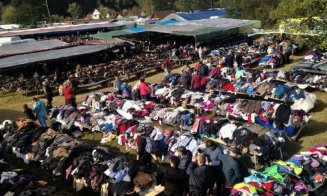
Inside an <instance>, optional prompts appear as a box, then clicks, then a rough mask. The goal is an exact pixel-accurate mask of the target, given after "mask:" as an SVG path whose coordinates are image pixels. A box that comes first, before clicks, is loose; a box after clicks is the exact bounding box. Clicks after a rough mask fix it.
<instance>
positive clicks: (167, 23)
mask: <svg viewBox="0 0 327 196" xmlns="http://www.w3.org/2000/svg"><path fill="white" fill-rule="evenodd" d="M176 22H177V21H176V20H173V19H171V20H160V21H159V22H157V23H156V24H158V25H170V24H174V23H176Z"/></svg>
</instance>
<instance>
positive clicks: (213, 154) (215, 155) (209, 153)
mask: <svg viewBox="0 0 327 196" xmlns="http://www.w3.org/2000/svg"><path fill="white" fill-rule="evenodd" d="M203 154H204V156H206V157H207V159H208V161H209V162H211V166H218V165H220V157H221V155H222V154H223V150H222V149H221V147H220V146H219V145H218V144H217V145H216V146H215V147H212V148H206V149H205V150H204V152H203Z"/></svg>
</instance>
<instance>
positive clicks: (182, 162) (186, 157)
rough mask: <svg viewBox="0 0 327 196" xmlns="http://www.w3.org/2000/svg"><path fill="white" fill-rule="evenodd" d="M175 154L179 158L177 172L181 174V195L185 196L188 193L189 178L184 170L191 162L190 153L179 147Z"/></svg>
mask: <svg viewBox="0 0 327 196" xmlns="http://www.w3.org/2000/svg"><path fill="white" fill-rule="evenodd" d="M177 154H178V158H179V164H178V170H179V173H180V174H181V180H182V184H183V195H187V194H188V193H189V184H188V181H189V176H188V174H187V173H186V170H187V168H188V166H189V164H190V163H191V161H192V153H191V152H190V151H189V150H186V148H185V147H184V146H180V147H178V148H177Z"/></svg>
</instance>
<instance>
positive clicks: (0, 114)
mask: <svg viewBox="0 0 327 196" xmlns="http://www.w3.org/2000/svg"><path fill="white" fill-rule="evenodd" d="M22 108H23V105H22ZM22 110H23V109H22ZM23 116H24V114H23V112H20V111H16V110H8V109H0V123H1V122H2V121H4V120H13V121H14V120H16V119H17V118H20V117H23Z"/></svg>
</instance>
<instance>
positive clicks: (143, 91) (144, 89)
mask: <svg viewBox="0 0 327 196" xmlns="http://www.w3.org/2000/svg"><path fill="white" fill-rule="evenodd" d="M139 90H140V95H141V99H142V100H143V101H147V100H148V99H149V95H150V87H149V86H148V85H147V84H146V83H145V80H144V78H141V79H140V85H139Z"/></svg>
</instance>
